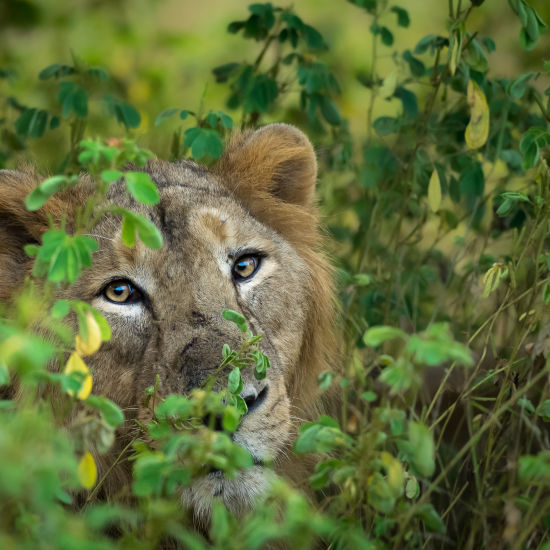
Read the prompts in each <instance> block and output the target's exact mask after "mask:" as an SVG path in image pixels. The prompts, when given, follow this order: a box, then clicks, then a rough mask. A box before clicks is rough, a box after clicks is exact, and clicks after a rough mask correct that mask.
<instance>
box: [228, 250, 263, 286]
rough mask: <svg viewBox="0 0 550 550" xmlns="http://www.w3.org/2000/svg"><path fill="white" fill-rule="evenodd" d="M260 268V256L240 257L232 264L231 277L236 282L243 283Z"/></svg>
mask: <svg viewBox="0 0 550 550" xmlns="http://www.w3.org/2000/svg"><path fill="white" fill-rule="evenodd" d="M259 267H260V256H256V255H253V254H249V255H247V256H241V257H240V258H239V259H238V260H237V261H236V262H235V263H234V264H233V269H232V273H233V277H234V278H235V280H237V281H244V280H245V279H250V277H252V275H254V274H255V273H256V271H258V268H259Z"/></svg>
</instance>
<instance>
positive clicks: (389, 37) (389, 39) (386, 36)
mask: <svg viewBox="0 0 550 550" xmlns="http://www.w3.org/2000/svg"><path fill="white" fill-rule="evenodd" d="M380 38H381V39H382V44H384V45H385V46H391V45H393V34H392V32H391V31H390V29H388V27H381V28H380Z"/></svg>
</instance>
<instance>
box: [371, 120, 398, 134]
mask: <svg viewBox="0 0 550 550" xmlns="http://www.w3.org/2000/svg"><path fill="white" fill-rule="evenodd" d="M373 127H374V130H375V132H376V133H377V134H378V135H379V136H380V137H386V136H389V135H390V134H395V133H396V132H399V129H400V128H401V122H400V121H399V119H397V118H393V117H391V116H381V117H379V118H377V119H376V120H375V121H374V123H373Z"/></svg>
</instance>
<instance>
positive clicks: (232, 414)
mask: <svg viewBox="0 0 550 550" xmlns="http://www.w3.org/2000/svg"><path fill="white" fill-rule="evenodd" d="M241 418H242V415H241V413H240V411H239V410H238V409H237V408H236V407H225V409H224V410H223V418H222V426H223V429H224V430H226V431H228V432H234V431H235V430H236V429H237V428H238V427H239V424H240V422H241Z"/></svg>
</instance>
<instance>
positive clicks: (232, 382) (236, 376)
mask: <svg viewBox="0 0 550 550" xmlns="http://www.w3.org/2000/svg"><path fill="white" fill-rule="evenodd" d="M227 389H228V390H229V391H230V392H231V393H233V394H236V395H238V394H239V393H241V391H242V389H243V380H242V378H241V370H240V369H239V367H235V368H234V369H233V370H232V371H231V372H230V373H229V376H228V377H227Z"/></svg>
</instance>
